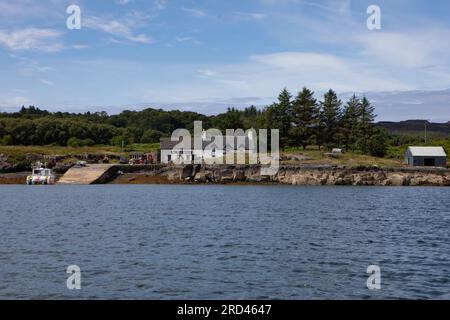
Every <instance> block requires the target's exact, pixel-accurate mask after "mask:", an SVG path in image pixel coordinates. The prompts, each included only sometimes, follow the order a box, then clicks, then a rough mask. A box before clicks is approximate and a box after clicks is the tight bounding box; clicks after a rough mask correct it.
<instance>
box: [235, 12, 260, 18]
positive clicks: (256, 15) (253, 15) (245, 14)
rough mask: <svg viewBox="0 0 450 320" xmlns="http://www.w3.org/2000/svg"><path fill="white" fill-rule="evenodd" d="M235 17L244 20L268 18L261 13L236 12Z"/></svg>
mask: <svg viewBox="0 0 450 320" xmlns="http://www.w3.org/2000/svg"><path fill="white" fill-rule="evenodd" d="M234 16H235V17H237V18H240V19H244V20H261V19H264V18H265V17H266V14H264V13H261V12H235V13H234Z"/></svg>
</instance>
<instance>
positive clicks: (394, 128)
mask: <svg viewBox="0 0 450 320" xmlns="http://www.w3.org/2000/svg"><path fill="white" fill-rule="evenodd" d="M378 124H379V125H381V126H382V127H384V128H386V129H387V130H388V131H389V133H391V134H396V135H402V134H404V135H414V136H424V132H425V124H426V125H427V133H428V135H429V137H439V138H449V137H450V121H449V122H447V123H432V122H428V121H426V120H407V121H400V122H391V121H381V122H379V123H378Z"/></svg>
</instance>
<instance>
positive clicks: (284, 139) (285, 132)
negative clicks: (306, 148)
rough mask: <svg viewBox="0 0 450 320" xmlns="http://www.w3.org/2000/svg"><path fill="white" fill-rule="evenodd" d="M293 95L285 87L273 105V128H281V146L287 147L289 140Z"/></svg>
mask: <svg viewBox="0 0 450 320" xmlns="http://www.w3.org/2000/svg"><path fill="white" fill-rule="evenodd" d="M291 99H292V95H291V94H290V93H289V91H288V90H287V89H286V88H284V89H283V90H282V91H281V93H280V94H279V95H278V103H276V104H274V105H272V108H273V110H272V122H273V123H272V125H273V127H271V129H272V128H275V129H279V130H280V147H281V148H282V150H284V149H285V147H286V146H287V144H288V142H289V130H290V128H291V116H292V101H291Z"/></svg>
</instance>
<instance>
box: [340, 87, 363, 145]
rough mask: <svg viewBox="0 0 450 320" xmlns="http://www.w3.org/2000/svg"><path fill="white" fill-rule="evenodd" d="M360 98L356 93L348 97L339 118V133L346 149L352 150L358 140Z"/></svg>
mask: <svg viewBox="0 0 450 320" xmlns="http://www.w3.org/2000/svg"><path fill="white" fill-rule="evenodd" d="M359 105H360V100H359V99H358V98H356V95H355V94H353V96H352V97H351V98H350V100H349V101H348V102H347V104H346V106H345V107H344V110H343V113H342V119H341V135H342V139H343V143H344V146H345V149H346V150H350V149H351V150H354V147H355V144H356V142H357V140H358V129H359V127H358V124H359V118H360V114H359V112H360V108H359Z"/></svg>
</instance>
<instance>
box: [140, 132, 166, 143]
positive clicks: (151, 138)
mask: <svg viewBox="0 0 450 320" xmlns="http://www.w3.org/2000/svg"><path fill="white" fill-rule="evenodd" d="M163 135H164V133H162V132H161V131H158V130H152V129H149V130H146V131H145V132H144V134H143V135H142V137H141V143H156V142H159V139H160V138H161V137H162V136H163Z"/></svg>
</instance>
